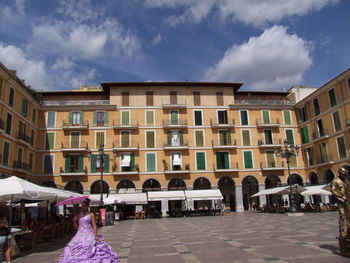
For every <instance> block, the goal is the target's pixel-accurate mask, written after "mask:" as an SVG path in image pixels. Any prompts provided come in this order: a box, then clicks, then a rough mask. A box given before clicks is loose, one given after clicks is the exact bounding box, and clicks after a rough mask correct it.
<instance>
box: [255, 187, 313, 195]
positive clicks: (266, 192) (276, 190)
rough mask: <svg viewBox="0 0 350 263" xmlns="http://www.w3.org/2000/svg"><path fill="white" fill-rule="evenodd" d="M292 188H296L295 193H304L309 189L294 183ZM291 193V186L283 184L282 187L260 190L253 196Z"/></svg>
mask: <svg viewBox="0 0 350 263" xmlns="http://www.w3.org/2000/svg"><path fill="white" fill-rule="evenodd" d="M292 188H294V189H295V193H298V194H300V193H303V192H304V191H306V190H307V189H306V188H305V187H304V186H300V185H298V184H295V185H292ZM289 193H290V187H289V186H281V187H275V188H270V189H264V190H261V191H260V192H258V193H256V194H254V195H252V196H251V197H255V196H260V195H273V194H281V195H288V194H289Z"/></svg>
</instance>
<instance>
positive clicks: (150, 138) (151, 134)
mask: <svg viewBox="0 0 350 263" xmlns="http://www.w3.org/2000/svg"><path fill="white" fill-rule="evenodd" d="M146 140H147V148H154V131H147V132H146Z"/></svg>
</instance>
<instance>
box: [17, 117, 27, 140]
mask: <svg viewBox="0 0 350 263" xmlns="http://www.w3.org/2000/svg"><path fill="white" fill-rule="evenodd" d="M26 130H27V125H26V124H25V123H24V122H22V121H19V128H18V138H20V139H22V140H26Z"/></svg>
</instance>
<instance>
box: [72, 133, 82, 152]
mask: <svg viewBox="0 0 350 263" xmlns="http://www.w3.org/2000/svg"><path fill="white" fill-rule="evenodd" d="M79 135H80V133H79V132H72V133H71V139H70V144H71V145H70V147H71V148H79Z"/></svg>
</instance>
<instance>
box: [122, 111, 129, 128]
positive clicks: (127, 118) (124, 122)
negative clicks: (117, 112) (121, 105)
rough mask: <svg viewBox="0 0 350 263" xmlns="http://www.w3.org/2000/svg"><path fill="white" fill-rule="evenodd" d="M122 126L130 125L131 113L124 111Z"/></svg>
mask: <svg viewBox="0 0 350 263" xmlns="http://www.w3.org/2000/svg"><path fill="white" fill-rule="evenodd" d="M122 125H130V112H129V111H122Z"/></svg>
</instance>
